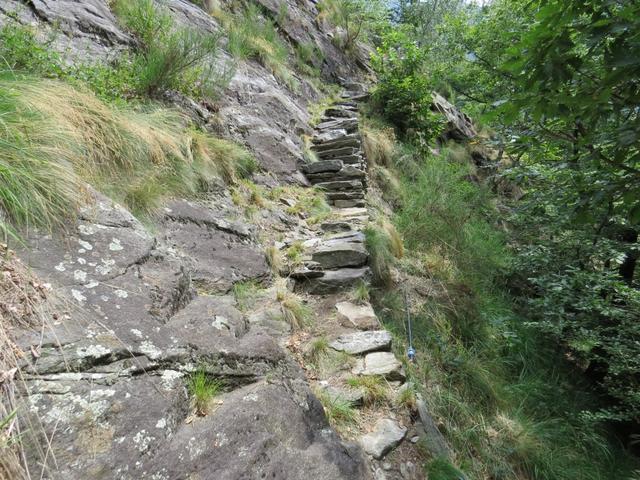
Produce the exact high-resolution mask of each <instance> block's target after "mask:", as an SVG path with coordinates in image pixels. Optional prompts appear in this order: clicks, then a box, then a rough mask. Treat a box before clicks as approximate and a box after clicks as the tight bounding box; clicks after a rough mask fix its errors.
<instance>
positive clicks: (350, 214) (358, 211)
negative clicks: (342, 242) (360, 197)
mask: <svg viewBox="0 0 640 480" xmlns="http://www.w3.org/2000/svg"><path fill="white" fill-rule="evenodd" d="M334 213H335V214H336V215H338V216H339V217H342V218H345V219H347V218H357V219H362V218H367V217H368V216H369V211H368V210H367V209H366V208H341V209H338V210H335V212H334Z"/></svg>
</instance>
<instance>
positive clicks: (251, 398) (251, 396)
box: [242, 393, 258, 402]
mask: <svg viewBox="0 0 640 480" xmlns="http://www.w3.org/2000/svg"><path fill="white" fill-rule="evenodd" d="M242 400H244V401H245V402H257V401H258V395H256V394H255V393H249V394H248V395H245V396H244V397H242Z"/></svg>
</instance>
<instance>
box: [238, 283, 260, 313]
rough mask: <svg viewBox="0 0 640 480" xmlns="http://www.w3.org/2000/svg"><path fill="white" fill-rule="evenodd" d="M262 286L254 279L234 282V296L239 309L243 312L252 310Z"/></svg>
mask: <svg viewBox="0 0 640 480" xmlns="http://www.w3.org/2000/svg"><path fill="white" fill-rule="evenodd" d="M261 290H262V287H261V286H260V284H258V283H257V282H255V281H253V280H249V281H246V282H237V283H234V284H233V296H234V297H235V299H236V303H237V304H238V309H239V310H240V311H242V312H245V311H248V310H251V309H252V308H253V307H254V305H255V303H256V301H257V299H258V295H259V293H260V291H261Z"/></svg>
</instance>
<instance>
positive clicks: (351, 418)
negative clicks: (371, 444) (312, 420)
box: [316, 390, 358, 428]
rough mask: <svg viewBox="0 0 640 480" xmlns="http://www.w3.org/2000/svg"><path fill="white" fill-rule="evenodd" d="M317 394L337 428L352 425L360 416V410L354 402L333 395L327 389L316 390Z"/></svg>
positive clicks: (328, 417) (329, 418) (332, 423)
mask: <svg viewBox="0 0 640 480" xmlns="http://www.w3.org/2000/svg"><path fill="white" fill-rule="evenodd" d="M316 396H317V397H318V400H320V403H322V406H323V408H324V413H325V415H326V416H327V420H329V423H330V424H331V425H332V426H333V427H335V428H341V427H344V426H347V425H351V424H353V423H355V422H356V420H357V418H358V411H357V410H356V409H355V408H354V407H353V403H351V402H350V401H348V400H345V399H343V398H340V397H332V396H331V395H329V394H328V393H327V392H326V391H324V390H320V391H318V392H316Z"/></svg>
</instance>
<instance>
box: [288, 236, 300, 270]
mask: <svg viewBox="0 0 640 480" xmlns="http://www.w3.org/2000/svg"><path fill="white" fill-rule="evenodd" d="M303 254H304V245H303V242H302V240H296V241H295V242H293V243H292V244H291V245H290V246H289V248H287V253H286V255H287V260H289V263H291V265H293V266H296V265H300V264H301V263H302V255H303Z"/></svg>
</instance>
